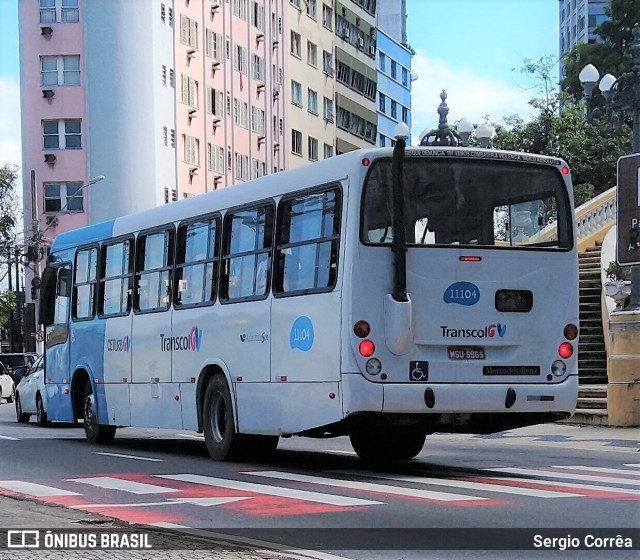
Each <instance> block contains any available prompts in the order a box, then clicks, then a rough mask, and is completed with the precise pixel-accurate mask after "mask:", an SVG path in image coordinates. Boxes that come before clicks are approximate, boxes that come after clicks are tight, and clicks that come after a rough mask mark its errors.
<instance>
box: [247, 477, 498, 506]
mask: <svg viewBox="0 0 640 560" xmlns="http://www.w3.org/2000/svg"><path fill="white" fill-rule="evenodd" d="M242 474H249V475H253V476H265V477H269V478H277V479H281V480H293V481H295V482H308V483H311V484H324V485H326V486H335V487H337V488H347V489H350V490H364V491H366V492H381V493H383V494H393V495H396V496H410V497H411V498H422V499H426V500H437V501H441V502H461V501H470V500H485V499H486V498H481V497H478V496H465V495H462V494H450V493H448V492H435V491H430V490H416V489H415V488H403V487H401V486H390V485H388V484H376V483H371V482H358V481H353V480H339V479H335V478H325V477H320V476H309V475H304V474H296V473H290V472H279V471H252V472H245V473H242Z"/></svg>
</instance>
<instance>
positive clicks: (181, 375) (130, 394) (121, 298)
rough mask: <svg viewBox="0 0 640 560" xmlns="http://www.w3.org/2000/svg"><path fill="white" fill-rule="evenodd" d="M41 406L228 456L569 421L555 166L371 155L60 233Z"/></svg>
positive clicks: (416, 440)
mask: <svg viewBox="0 0 640 560" xmlns="http://www.w3.org/2000/svg"><path fill="white" fill-rule="evenodd" d="M40 300H41V301H40V311H39V316H40V320H41V323H42V324H44V326H45V331H46V342H45V346H46V349H45V364H46V365H45V371H46V385H45V386H46V393H47V394H46V402H47V414H48V416H49V419H51V420H59V421H67V422H76V421H79V420H82V421H83V425H84V430H85V432H86V436H87V439H88V440H89V441H90V442H92V443H108V442H110V441H111V440H112V439H113V437H114V435H115V432H116V428H117V427H119V426H136V427H146V428H171V429H184V430H195V431H197V432H204V437H205V442H206V445H207V448H208V450H209V453H210V454H211V456H212V457H213V458H214V459H217V460H225V459H230V458H233V457H237V456H238V455H240V454H249V455H251V454H258V453H265V452H267V451H272V450H274V449H275V447H276V446H277V443H278V438H279V437H281V436H285V437H286V436H291V435H299V436H310V437H332V436H341V435H348V436H349V437H350V439H351V443H352V445H353V447H354V449H355V451H356V452H357V454H358V455H359V456H360V457H362V458H364V459H366V460H369V461H376V460H402V459H408V458H412V457H414V456H416V455H417V454H418V453H419V452H420V451H421V449H422V447H423V445H424V442H425V437H426V436H427V435H428V434H430V433H433V432H436V431H437V432H449V433H453V432H457V433H493V432H497V431H502V430H506V429H511V428H517V427H521V426H527V425H532V424H536V423H542V422H549V421H556V420H561V419H565V418H568V417H569V416H571V414H572V413H573V411H574V409H575V405H576V399H577V388H578V366H577V337H578V328H577V325H578V263H577V250H576V239H575V226H574V209H573V195H572V186H571V179H570V174H569V169H568V167H567V165H566V164H565V163H564V162H563V161H562V160H560V159H557V158H553V157H544V156H536V155H531V154H524V153H515V152H503V151H497V150H483V149H470V148H457V147H455V148H454V147H452V148H436V147H424V148H422V147H421V148H406V149H405V147H404V142H403V141H401V142H399V143H398V144H397V145H396V148H395V149H391V148H381V149H369V150H359V151H355V152H350V153H348V154H344V155H340V156H338V157H335V158H331V159H328V160H325V161H321V162H318V163H314V164H310V165H308V166H306V167H302V168H299V169H295V170H290V171H285V172H282V173H278V174H274V175H271V176H267V177H263V178H259V179H256V180H252V181H249V182H247V183H245V184H242V185H240V186H233V187H229V188H225V189H222V190H220V191H216V192H211V193H208V194H203V195H201V196H197V197H192V198H188V199H185V200H182V201H179V202H176V203H172V204H169V205H165V206H162V207H157V208H153V209H151V210H147V211H144V212H139V213H135V214H131V215H128V216H124V217H121V218H117V219H115V220H112V221H108V222H104V223H100V224H97V225H91V226H88V227H84V228H81V229H77V230H73V231H68V232H65V233H62V234H61V235H59V236H58V237H57V238H56V239H55V241H54V243H53V245H52V247H51V253H50V255H49V258H48V262H47V267H46V269H45V271H44V273H43V277H42V288H41V294H40Z"/></svg>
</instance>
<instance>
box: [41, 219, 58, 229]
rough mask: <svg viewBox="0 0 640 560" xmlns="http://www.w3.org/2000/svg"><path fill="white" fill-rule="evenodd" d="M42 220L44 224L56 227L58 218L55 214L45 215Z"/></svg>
mask: <svg viewBox="0 0 640 560" xmlns="http://www.w3.org/2000/svg"><path fill="white" fill-rule="evenodd" d="M44 221H45V223H46V225H48V226H50V227H56V226H57V225H58V218H57V217H56V216H46V217H45V219H44Z"/></svg>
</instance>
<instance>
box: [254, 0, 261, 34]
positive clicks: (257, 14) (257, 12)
mask: <svg viewBox="0 0 640 560" xmlns="http://www.w3.org/2000/svg"><path fill="white" fill-rule="evenodd" d="M251 25H253V26H254V27H256V28H258V29H260V30H261V31H264V6H263V5H261V4H258V3H257V2H255V0H254V1H253V2H251Z"/></svg>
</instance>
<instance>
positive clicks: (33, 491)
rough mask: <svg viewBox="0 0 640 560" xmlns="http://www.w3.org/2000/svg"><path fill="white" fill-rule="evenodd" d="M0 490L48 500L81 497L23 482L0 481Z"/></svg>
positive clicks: (51, 487)
mask: <svg viewBox="0 0 640 560" xmlns="http://www.w3.org/2000/svg"><path fill="white" fill-rule="evenodd" d="M0 488H4V489H5V490H11V491H12V492H18V493H20V494H26V495H28V496H33V497H34V498H46V497H51V496H80V494H78V493H77V492H72V491H71V490H61V489H60V488H54V487H53V486H43V485H42V484H36V483H34V482H23V481H22V480H0Z"/></svg>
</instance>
